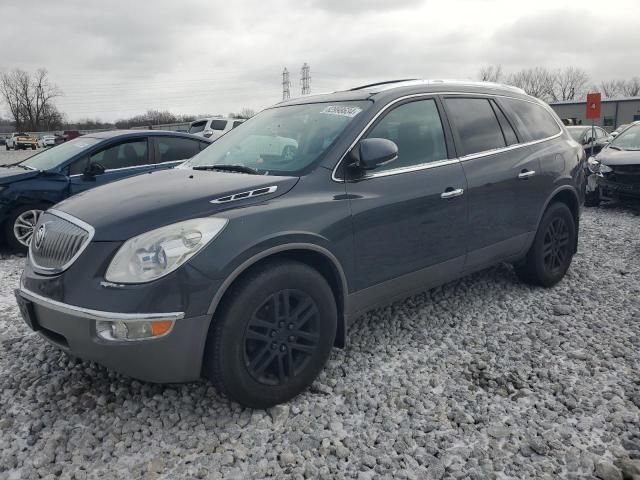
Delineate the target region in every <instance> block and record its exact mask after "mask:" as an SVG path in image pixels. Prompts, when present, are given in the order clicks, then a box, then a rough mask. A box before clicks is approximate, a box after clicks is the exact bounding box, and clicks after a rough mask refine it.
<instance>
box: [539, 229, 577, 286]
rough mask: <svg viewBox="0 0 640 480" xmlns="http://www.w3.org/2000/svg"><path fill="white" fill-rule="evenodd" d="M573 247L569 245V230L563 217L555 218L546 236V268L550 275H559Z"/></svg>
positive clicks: (544, 246) (544, 247) (544, 253)
mask: <svg viewBox="0 0 640 480" xmlns="http://www.w3.org/2000/svg"><path fill="white" fill-rule="evenodd" d="M570 248H571V245H569V228H568V227H567V222H566V221H565V219H564V218H563V217H555V218H554V219H553V220H552V221H551V222H550V223H549V225H548V227H547V231H546V232H545V235H544V243H543V249H542V252H543V255H544V266H545V269H546V270H547V273H548V274H549V275H554V274H557V273H558V272H559V271H560V270H561V269H562V267H563V266H564V264H565V262H566V260H567V258H568V256H569V253H570Z"/></svg>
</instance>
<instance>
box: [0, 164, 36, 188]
mask: <svg viewBox="0 0 640 480" xmlns="http://www.w3.org/2000/svg"><path fill="white" fill-rule="evenodd" d="M39 173H40V172H39V171H38V170H25V169H24V168H20V167H0V185H6V184H7V183H12V182H17V181H19V180H26V179H27V178H33V177H36V176H38V174H39Z"/></svg>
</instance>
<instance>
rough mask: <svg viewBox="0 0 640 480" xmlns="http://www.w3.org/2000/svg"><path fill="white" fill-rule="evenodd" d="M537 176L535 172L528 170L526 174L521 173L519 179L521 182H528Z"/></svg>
mask: <svg viewBox="0 0 640 480" xmlns="http://www.w3.org/2000/svg"><path fill="white" fill-rule="evenodd" d="M535 174H536V171H535V170H527V171H526V172H520V173H519V174H518V178H519V179H520V180H526V179H527V178H529V177H533V176H534V175H535Z"/></svg>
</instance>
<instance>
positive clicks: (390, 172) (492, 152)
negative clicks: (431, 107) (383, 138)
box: [331, 92, 564, 183]
mask: <svg viewBox="0 0 640 480" xmlns="http://www.w3.org/2000/svg"><path fill="white" fill-rule="evenodd" d="M438 95H441V96H444V95H463V96H468V97H490V98H494V97H505V98H511V99H513V100H521V101H523V102H529V103H533V104H534V105H538V106H539V107H540V108H543V109H545V110H546V111H547V112H548V113H550V114H551V118H553V120H554V121H555V122H556V125H557V126H558V129H559V130H558V133H556V134H555V135H552V136H551V137H546V138H541V139H540V140H532V141H530V142H525V143H515V144H513V145H508V146H506V147H503V148H496V149H493V150H485V151H482V152H477V153H472V154H469V155H463V156H461V157H456V158H450V159H445V160H436V161H433V162H428V163H422V164H419V165H413V166H410V167H399V168H393V169H390V170H385V171H382V172H379V173H378V174H375V173H374V174H370V175H365V176H364V177H362V178H359V179H357V180H355V181H362V180H368V179H370V178H377V177H386V176H389V175H400V174H403V173H407V172H414V171H418V170H426V169H428V168H433V167H439V166H442V165H449V164H452V163H455V162H464V161H467V160H472V159H475V158H481V157H487V156H490V155H495V154H497V153H502V152H508V151H511V150H516V149H518V148H524V147H528V146H531V145H536V144H538V143H542V142H547V141H549V140H553V139H555V138H558V137H560V136H561V135H562V133H563V132H564V128H563V125H562V123H561V122H559V121H558V118H557V115H556V114H555V113H554V112H553V111H549V110H550V109H549V108H547V107H545V106H544V105H541V104H540V103H539V102H536V101H534V100H529V99H526V98H520V97H514V96H511V95H506V94H504V93H502V94H501V93H475V92H428V93H413V94H411V95H405V96H403V97H399V98H396V99H395V100H393V101H391V102H389V103H388V104H387V105H385V106H384V107H383V108H382V109H381V110H380V111H379V112H378V113H376V115H375V116H374V117H373V118H372V119H371V120H369V122H368V123H367V124H366V125H365V126H364V128H363V129H362V130H361V131H360V133H359V134H358V136H357V137H356V139H355V140H354V141H353V143H351V145H350V146H349V148H347V150H346V151H345V152H344V154H342V156H341V157H340V160H339V161H338V162H337V163H336V166H335V167H333V170H332V172H331V180H333V181H334V182H337V183H346V180H345V179H344V178H338V177H337V175H336V172H337V171H338V167H340V164H342V162H343V160H344V159H345V157H346V156H347V154H348V153H349V152H350V151H351V149H352V148H353V147H355V146H356V144H357V143H358V142H359V141H360V139H361V138H362V136H363V135H364V134H365V132H366V131H367V130H368V129H369V127H371V125H373V123H374V122H375V121H376V120H377V119H378V118H379V117H380V116H381V115H382V114H383V113H385V112H386V111H387V110H388V109H389V108H391V107H392V106H394V105H395V104H396V103H399V102H401V101H403V100H407V99H412V98H433V97H436V96H438ZM441 120H442V119H441Z"/></svg>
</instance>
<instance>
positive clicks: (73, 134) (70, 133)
mask: <svg viewBox="0 0 640 480" xmlns="http://www.w3.org/2000/svg"><path fill="white" fill-rule="evenodd" d="M80 135H82V134H81V133H80V132H79V131H78V130H65V131H64V132H62V138H63V140H64V141H65V142H68V141H69V140H73V139H74V138H78V137H79V136H80Z"/></svg>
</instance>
